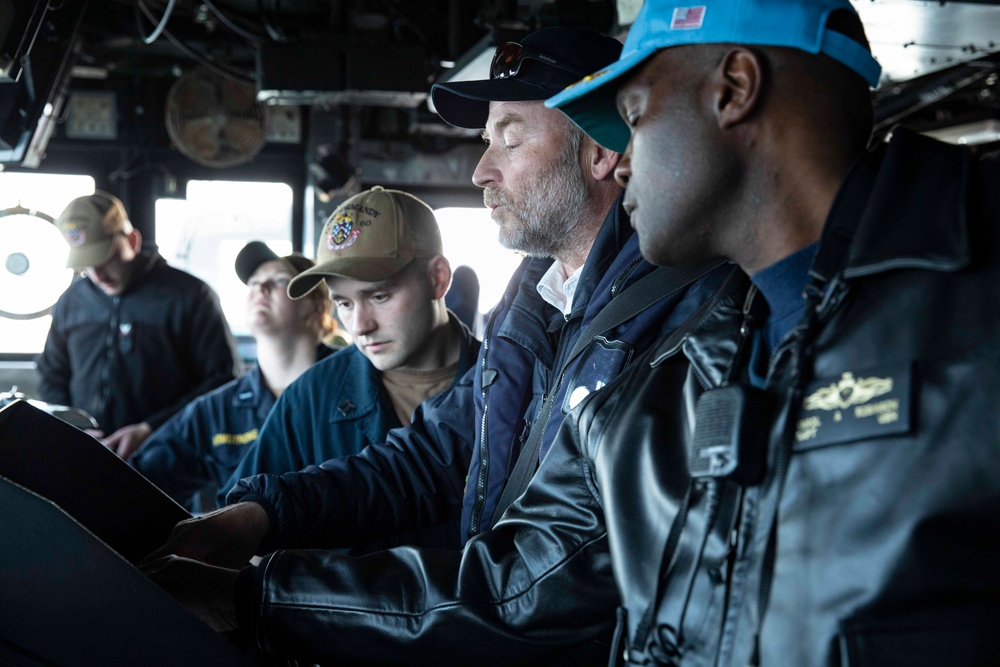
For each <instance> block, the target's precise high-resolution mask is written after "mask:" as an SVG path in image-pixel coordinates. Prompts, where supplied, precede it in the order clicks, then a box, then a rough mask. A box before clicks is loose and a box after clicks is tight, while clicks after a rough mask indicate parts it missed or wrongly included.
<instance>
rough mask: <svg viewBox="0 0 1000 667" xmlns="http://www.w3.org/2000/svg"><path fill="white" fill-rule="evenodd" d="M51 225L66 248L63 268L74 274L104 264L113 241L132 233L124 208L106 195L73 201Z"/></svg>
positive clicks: (97, 194)
mask: <svg viewBox="0 0 1000 667" xmlns="http://www.w3.org/2000/svg"><path fill="white" fill-rule="evenodd" d="M55 225H56V227H57V228H58V229H59V231H60V232H61V233H62V235H63V238H65V239H66V243H68V244H69V256H68V257H67V258H66V268H69V269H74V270H76V271H80V270H81V269H86V268H88V267H91V266H100V265H102V264H104V263H105V262H107V261H108V260H109V259H111V255H112V253H113V251H114V242H115V237H116V236H118V234H128V233H129V232H131V231H132V223H131V222H129V219H128V214H127V213H126V212H125V206H124V205H122V203H121V201H120V200H119V199H118V198H117V197H115V196H114V195H109V194H108V193H106V192H95V193H94V194H92V195H87V196H85V197H77V198H76V199H74V200H73V201H71V202H70V203H69V205H68V206H67V207H66V208H65V210H63V212H62V213H61V214H60V215H59V217H58V218H56V222H55Z"/></svg>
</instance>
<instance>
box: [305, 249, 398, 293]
mask: <svg viewBox="0 0 1000 667" xmlns="http://www.w3.org/2000/svg"><path fill="white" fill-rule="evenodd" d="M412 261H413V258H412V257H411V258H405V257H343V258H339V259H336V260H332V261H329V262H324V263H323V264H317V265H316V266H314V267H313V268H311V269H309V270H308V271H303V272H302V273H300V274H299V275H297V276H295V277H294V278H292V281H291V282H290V283H288V296H289V298H292V299H301V298H302V297H304V296H305V295H306V294H308V293H309V292H311V291H312V290H313V289H314V288H315V287H316V286H317V285H318V284H319V283H321V282H322V281H323V280H324V279H325V278H326V277H327V276H342V277H344V278H353V279H354V280H361V281H363V282H366V283H374V282H378V281H380V280H386V279H387V278H391V277H392V276H394V275H396V274H397V273H399V272H400V271H401V270H403V269H404V268H406V266H407V265H408V264H409V263H410V262H412Z"/></svg>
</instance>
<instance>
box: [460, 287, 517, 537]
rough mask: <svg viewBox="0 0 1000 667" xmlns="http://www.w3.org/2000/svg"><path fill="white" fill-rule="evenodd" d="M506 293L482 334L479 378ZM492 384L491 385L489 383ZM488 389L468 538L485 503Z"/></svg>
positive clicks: (475, 530)
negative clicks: (474, 500) (474, 498)
mask: <svg viewBox="0 0 1000 667" xmlns="http://www.w3.org/2000/svg"><path fill="white" fill-rule="evenodd" d="M507 302H508V299H507V293H506V292H505V293H504V295H503V304H502V307H498V308H494V309H493V312H492V313H491V314H490V320H489V322H487V323H486V330H485V331H484V332H483V360H482V363H481V365H480V368H479V373H480V378H482V376H483V374H485V373H486V370H487V369H488V368H489V364H488V361H489V356H490V338H491V337H492V335H493V326H494V325H495V324H496V320H497V317H498V316H499V314H500V312H501V311H505V310H506V309H507V305H508V304H507ZM490 384H492V383H490ZM489 395H490V387H489V385H484V386H483V417H482V420H481V421H480V424H479V476H478V478H477V479H476V502H475V503H474V504H473V505H472V513H471V516H470V517H469V529H468V533H469V537H473V536H474V535H477V534H478V533H479V530H480V526H479V523H480V520H481V519H482V515H483V505H484V503H485V502H486V479H487V472H488V470H489V465H490V464H489V453H488V452H489V442H488V435H487V433H488V432H487V429H486V421H487V416H488V415H489V411H490V404H489Z"/></svg>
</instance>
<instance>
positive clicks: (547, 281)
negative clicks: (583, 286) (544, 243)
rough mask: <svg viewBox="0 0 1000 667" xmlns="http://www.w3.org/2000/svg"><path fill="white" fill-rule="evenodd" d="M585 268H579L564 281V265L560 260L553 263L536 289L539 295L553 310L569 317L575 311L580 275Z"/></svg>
mask: <svg viewBox="0 0 1000 667" xmlns="http://www.w3.org/2000/svg"><path fill="white" fill-rule="evenodd" d="M582 271H583V267H582V266H581V267H579V268H578V269H577V270H576V271H574V272H573V273H572V274H571V275H570V277H569V278H567V279H566V280H563V263H562V262H560V261H559V260H558V259H557V260H556V261H554V262H552V266H550V267H549V270H548V271H546V272H545V275H543V276H542V277H541V279H540V280H539V281H538V285H536V286H535V289H537V290H538V294H539V295H540V296H541V297H542V299H544V300H545V303H548V304H550V305H551V306H552V307H553V308H555V309H556V310H558V311H559V312H560V313H562V314H563V317H569V313H570V311H571V310H572V309H573V295H574V294H576V286H577V283H579V282H580V273H581V272H582Z"/></svg>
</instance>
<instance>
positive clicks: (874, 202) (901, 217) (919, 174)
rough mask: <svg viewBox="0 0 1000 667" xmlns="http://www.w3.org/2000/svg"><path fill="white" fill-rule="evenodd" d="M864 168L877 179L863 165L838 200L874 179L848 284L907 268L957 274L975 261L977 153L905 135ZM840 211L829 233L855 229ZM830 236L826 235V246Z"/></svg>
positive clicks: (848, 264) (851, 252)
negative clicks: (972, 215) (972, 189)
mask: <svg viewBox="0 0 1000 667" xmlns="http://www.w3.org/2000/svg"><path fill="white" fill-rule="evenodd" d="M863 161H868V162H869V164H871V163H872V162H874V163H875V165H874V166H875V168H876V169H875V170H874V176H865V174H864V172H865V171H866V170H865V169H861V168H859V167H861V166H863V165H859V167H856V168H855V170H853V171H852V173H851V176H850V177H849V178H848V179H847V181H846V182H845V184H844V186H843V187H842V188H841V192H840V193H838V196H837V198H838V200H840V199H841V198H842V195H843V194H844V191H845V190H846V189H848V188H849V187H851V185H852V180H856V179H857V178H871V179H872V182H871V195H870V196H869V198H868V202H867V205H866V206H865V208H864V212H863V213H862V215H861V220H860V222H859V223H857V231H856V232H855V233H854V234H853V241H852V242H851V246H850V250H849V251H848V255H847V262H846V264H845V268H844V272H843V273H844V276H845V277H846V278H854V277H858V276H867V275H872V274H876V273H882V272H884V271H889V270H894V269H900V268H920V269H929V270H935V271H956V270H958V269H961V268H963V267H965V266H966V265H967V264H968V263H969V261H970V255H971V249H970V242H969V214H968V210H967V206H966V193H967V191H968V186H969V180H970V171H971V156H970V154H969V152H968V151H966V150H965V149H962V148H959V147H956V146H950V145H948V144H944V143H941V142H938V141H935V140H932V139H928V138H926V137H922V136H920V135H917V134H915V133H913V132H910V131H908V130H905V129H897V130H895V131H894V132H893V138H892V140H891V141H890V142H889V144H888V146H886V147H885V148H883V149H882V150H879V151H877V152H875V153H873V154H871V155H868V156H867V157H865V158H863ZM879 162H880V164H878V163H879ZM837 203H839V201H838V202H837ZM837 203H835V204H834V208H833V209H831V218H830V220H828V221H827V225H828V226H829V225H834V226H838V225H841V224H845V225H846V224H851V223H850V221H846V220H839V219H837V215H836V212H837V210H838V206H837ZM926 220H947V221H950V224H945V225H930V224H926V223H925V222H924V221H926ZM826 236H827V234H826V232H824V243H825V241H826V238H825V237H826ZM820 252H821V253H822V250H821V251H820Z"/></svg>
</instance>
